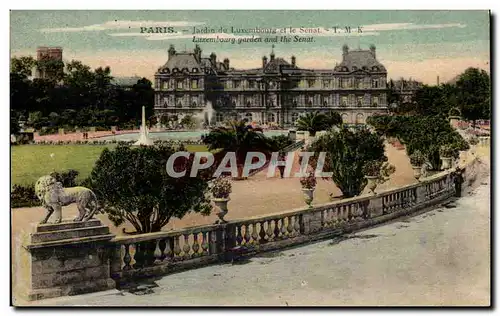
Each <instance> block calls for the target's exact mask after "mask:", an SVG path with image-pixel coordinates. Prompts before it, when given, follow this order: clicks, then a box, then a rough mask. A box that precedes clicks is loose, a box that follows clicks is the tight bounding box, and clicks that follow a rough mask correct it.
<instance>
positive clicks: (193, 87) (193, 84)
mask: <svg viewBox="0 0 500 316" xmlns="http://www.w3.org/2000/svg"><path fill="white" fill-rule="evenodd" d="M191 88H192V89H198V79H193V80H191Z"/></svg>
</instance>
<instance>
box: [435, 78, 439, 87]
mask: <svg viewBox="0 0 500 316" xmlns="http://www.w3.org/2000/svg"><path fill="white" fill-rule="evenodd" d="M436 81H437V85H438V86H439V76H437V80H436Z"/></svg>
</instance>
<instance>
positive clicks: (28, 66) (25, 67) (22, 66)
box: [10, 56, 36, 79]
mask: <svg viewBox="0 0 500 316" xmlns="http://www.w3.org/2000/svg"><path fill="white" fill-rule="evenodd" d="M35 66H36V60H35V59H34V58H33V57H31V56H23V57H19V58H18V57H13V58H11V60H10V73H11V74H15V75H19V76H20V77H22V78H24V79H27V78H28V77H30V76H31V75H32V70H33V68H34V67H35Z"/></svg>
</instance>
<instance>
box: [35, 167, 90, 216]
mask: <svg viewBox="0 0 500 316" xmlns="http://www.w3.org/2000/svg"><path fill="white" fill-rule="evenodd" d="M35 193H36V195H37V197H38V198H39V199H40V201H42V206H43V207H45V208H46V209H47V215H46V216H45V218H44V219H43V220H42V221H41V222H40V224H45V223H47V220H48V219H49V218H50V216H52V214H53V213H55V216H56V220H55V221H54V223H60V222H61V220H62V207H63V206H67V205H70V204H73V203H76V205H77V207H78V212H79V215H78V216H77V217H76V218H75V219H74V221H75V222H81V221H88V220H89V219H92V217H93V216H94V215H95V214H96V212H98V211H99V204H98V202H97V197H96V196H95V194H94V192H92V190H90V189H88V188H85V187H72V188H64V187H63V186H62V183H61V182H57V180H56V179H55V178H54V177H51V176H43V177H41V178H40V179H38V181H37V182H36V184H35Z"/></svg>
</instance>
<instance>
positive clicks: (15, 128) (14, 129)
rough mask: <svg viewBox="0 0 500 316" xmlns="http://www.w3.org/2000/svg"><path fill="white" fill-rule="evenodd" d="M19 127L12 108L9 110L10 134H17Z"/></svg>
mask: <svg viewBox="0 0 500 316" xmlns="http://www.w3.org/2000/svg"><path fill="white" fill-rule="evenodd" d="M20 131H21V129H20V128H19V123H18V116H17V115H16V113H15V112H14V110H12V109H11V110H10V134H11V135H17V134H19V132H20Z"/></svg>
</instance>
